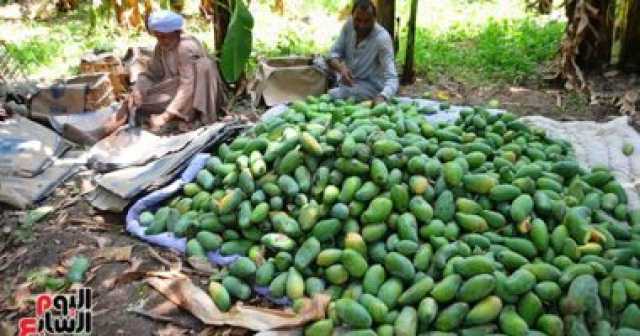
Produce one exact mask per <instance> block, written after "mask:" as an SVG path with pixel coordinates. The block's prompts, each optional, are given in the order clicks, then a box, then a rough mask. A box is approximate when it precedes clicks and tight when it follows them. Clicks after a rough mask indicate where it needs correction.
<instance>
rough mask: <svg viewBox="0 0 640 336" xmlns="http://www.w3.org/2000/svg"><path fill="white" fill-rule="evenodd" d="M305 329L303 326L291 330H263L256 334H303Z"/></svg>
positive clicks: (270, 335)
mask: <svg viewBox="0 0 640 336" xmlns="http://www.w3.org/2000/svg"><path fill="white" fill-rule="evenodd" d="M302 333H303V330H302V329H301V328H298V329H291V330H271V331H261V332H259V333H257V334H256V335H255V336H302Z"/></svg>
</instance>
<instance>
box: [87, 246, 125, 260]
mask: <svg viewBox="0 0 640 336" xmlns="http://www.w3.org/2000/svg"><path fill="white" fill-rule="evenodd" d="M132 252H133V245H129V246H118V247H105V248H103V249H100V250H99V251H98V253H97V254H96V256H95V258H96V259H97V261H98V262H102V263H108V262H114V261H129V259H130V258H131V253H132Z"/></svg>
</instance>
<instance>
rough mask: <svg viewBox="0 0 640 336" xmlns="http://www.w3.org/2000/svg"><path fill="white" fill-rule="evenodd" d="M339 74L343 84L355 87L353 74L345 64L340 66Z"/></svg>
mask: <svg viewBox="0 0 640 336" xmlns="http://www.w3.org/2000/svg"><path fill="white" fill-rule="evenodd" d="M339 73H340V76H341V77H342V82H343V83H344V84H345V85H347V86H353V84H355V83H354V81H353V73H351V70H350V69H349V68H347V66H346V65H345V64H342V65H341V66H340V70H339Z"/></svg>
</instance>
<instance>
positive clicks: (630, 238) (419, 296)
mask: <svg viewBox="0 0 640 336" xmlns="http://www.w3.org/2000/svg"><path fill="white" fill-rule="evenodd" d="M444 108H448V106H444ZM433 112H434V111H433V109H429V108H420V107H418V106H417V105H415V104H412V103H401V102H399V101H397V100H392V101H391V102H389V103H388V104H381V105H377V106H375V107H371V105H367V104H355V103H353V102H350V101H341V100H337V101H332V100H330V99H329V98H328V97H327V96H322V97H310V98H308V99H307V100H306V101H301V102H296V103H294V104H292V105H291V106H290V108H289V109H288V111H286V112H285V113H283V114H282V115H280V116H278V117H274V118H271V119H269V120H267V121H264V122H261V123H259V124H257V125H256V126H255V127H253V128H252V129H251V130H250V131H249V132H247V133H246V134H244V135H242V136H240V137H238V138H236V139H235V140H233V142H231V143H229V144H223V145H221V146H219V148H217V151H216V152H215V153H213V156H212V157H211V159H210V160H209V161H208V163H207V165H206V168H205V169H203V170H202V171H200V173H199V174H198V176H197V179H196V181H194V182H193V183H189V184H186V185H185V186H184V189H183V191H182V194H181V195H179V196H177V197H175V198H174V199H172V200H171V201H170V202H168V203H167V204H166V206H164V207H162V208H160V209H159V210H157V211H156V212H155V213H150V212H146V213H143V214H142V215H141V216H140V222H141V223H142V225H145V226H146V233H147V234H148V235H153V234H159V233H163V232H172V233H173V234H175V236H177V237H186V238H187V239H188V243H187V251H186V252H187V254H188V255H189V256H206V254H207V253H208V252H211V251H218V252H219V253H220V254H221V255H223V256H227V255H240V256H241V257H239V258H238V259H237V260H236V261H235V262H233V263H232V264H230V265H229V266H228V267H226V268H225V270H224V272H226V273H225V274H226V275H225V276H224V277H223V278H221V281H212V282H211V283H210V286H209V292H210V294H211V296H212V298H213V300H214V302H215V303H216V304H217V306H218V307H219V308H220V309H221V310H223V311H226V310H228V309H229V308H230V306H231V305H232V302H233V301H234V300H247V299H249V298H252V297H254V296H255V295H256V293H255V292H254V288H255V286H259V287H268V288H269V290H270V293H271V294H270V295H271V296H272V297H274V298H285V297H286V298H289V299H290V300H291V301H292V302H293V307H294V308H298V307H300V306H301V302H303V300H302V299H303V298H305V297H312V296H314V295H315V294H318V293H328V294H330V295H331V297H332V301H331V303H330V305H329V307H328V311H327V318H326V319H324V320H321V321H315V322H313V323H311V324H310V325H308V326H307V327H306V329H305V334H306V335H309V336H320V335H331V334H332V333H333V332H334V331H335V330H336V328H338V327H341V328H344V330H345V332H346V333H348V334H349V335H381V336H386V335H403V336H404V335H416V334H423V335H500V334H503V335H552V336H558V335H594V336H596V335H640V308H639V307H638V301H639V300H640V284H639V281H640V269H639V268H638V264H639V263H640V241H639V240H638V238H639V237H640V211H639V210H638V209H629V208H628V207H627V195H626V194H625V192H624V190H623V188H622V186H621V185H620V183H618V182H617V181H616V180H615V179H614V177H613V176H612V173H611V172H610V171H609V170H608V169H607V168H605V167H593V168H591V169H585V168H584V167H581V166H580V165H579V164H578V163H577V162H576V161H575V156H574V154H573V151H572V148H571V146H570V144H568V143H567V142H565V141H560V140H554V139H550V138H548V137H547V136H546V134H545V132H544V131H542V130H540V129H535V128H531V127H529V126H527V125H526V124H524V123H523V122H522V121H520V120H519V119H517V118H516V117H515V116H514V115H513V114H510V113H504V114H491V113H489V112H488V111H487V110H485V109H483V108H473V109H471V108H469V109H463V110H462V111H461V112H460V117H459V119H457V121H456V122H455V123H453V124H447V123H436V124H434V123H430V122H428V121H427V120H426V119H425V117H424V115H425V114H430V113H433ZM340 330H343V329H340Z"/></svg>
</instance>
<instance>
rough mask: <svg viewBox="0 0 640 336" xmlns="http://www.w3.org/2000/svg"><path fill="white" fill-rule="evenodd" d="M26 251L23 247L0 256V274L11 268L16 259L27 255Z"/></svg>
mask: <svg viewBox="0 0 640 336" xmlns="http://www.w3.org/2000/svg"><path fill="white" fill-rule="evenodd" d="M27 251H28V249H27V248H26V247H25V246H23V247H21V248H19V249H18V250H17V251H16V252H14V253H5V254H3V255H2V256H0V272H2V271H4V270H5V269H7V268H9V266H11V264H13V262H14V261H16V259H18V258H20V257H21V256H23V255H24V254H25V253H27Z"/></svg>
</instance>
